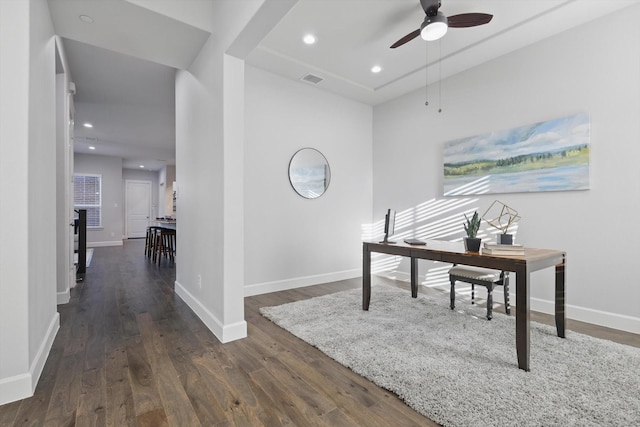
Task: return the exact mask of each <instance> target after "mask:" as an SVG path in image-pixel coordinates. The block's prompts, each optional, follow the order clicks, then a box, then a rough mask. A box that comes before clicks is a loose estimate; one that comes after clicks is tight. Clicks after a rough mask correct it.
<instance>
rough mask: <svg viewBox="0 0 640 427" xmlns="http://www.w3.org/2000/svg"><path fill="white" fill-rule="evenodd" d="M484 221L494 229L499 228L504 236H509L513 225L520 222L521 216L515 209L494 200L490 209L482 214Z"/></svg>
mask: <svg viewBox="0 0 640 427" xmlns="http://www.w3.org/2000/svg"><path fill="white" fill-rule="evenodd" d="M482 219H483V220H485V221H486V222H487V224H489V225H490V226H492V227H493V228H497V229H498V230H500V231H501V232H502V234H507V231H508V230H509V227H510V226H511V225H512V224H515V223H516V222H518V221H520V219H521V218H520V215H518V211H516V210H515V209H513V208H511V207H509V206H507V205H505V204H504V203H502V202H501V201H499V200H494V201H493V203H491V205H490V206H489V208H488V209H487V210H486V211H485V213H484V214H482Z"/></svg>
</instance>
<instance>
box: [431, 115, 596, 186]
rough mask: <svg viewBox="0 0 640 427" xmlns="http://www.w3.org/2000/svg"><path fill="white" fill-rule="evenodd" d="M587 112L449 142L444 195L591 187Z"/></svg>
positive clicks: (445, 152) (445, 149) (445, 158)
mask: <svg viewBox="0 0 640 427" xmlns="http://www.w3.org/2000/svg"><path fill="white" fill-rule="evenodd" d="M589 138H590V129H589V115H588V114H587V113H581V114H576V115H573V116H568V117H562V118H559V119H554V120H549V121H545V122H540V123H535V124H532V125H528V126H521V127H517V128H514V129H509V130H504V131H500V132H491V133H488V134H484V135H478V136H472V137H468V138H462V139H457V140H454V141H450V142H448V143H446V144H445V146H444V195H445V196H459V195H471V194H489V193H520V192H532V191H568V190H587V189H589V148H590V142H589Z"/></svg>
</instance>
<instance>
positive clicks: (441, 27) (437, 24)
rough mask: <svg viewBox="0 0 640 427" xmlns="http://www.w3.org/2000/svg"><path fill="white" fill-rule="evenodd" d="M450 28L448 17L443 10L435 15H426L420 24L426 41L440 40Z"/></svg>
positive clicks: (421, 35)
mask: <svg viewBox="0 0 640 427" xmlns="http://www.w3.org/2000/svg"><path fill="white" fill-rule="evenodd" d="M448 28H449V25H448V22H447V17H446V16H444V14H443V13H442V12H438V13H437V14H436V15H435V16H426V17H425V18H424V22H423V23H422V25H421V26H420V37H422V39H423V40H426V41H433V40H438V39H439V38H441V37H442V36H444V35H445V34H446V33H447V29H448Z"/></svg>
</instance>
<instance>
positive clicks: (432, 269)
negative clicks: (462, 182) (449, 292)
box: [362, 177, 518, 289]
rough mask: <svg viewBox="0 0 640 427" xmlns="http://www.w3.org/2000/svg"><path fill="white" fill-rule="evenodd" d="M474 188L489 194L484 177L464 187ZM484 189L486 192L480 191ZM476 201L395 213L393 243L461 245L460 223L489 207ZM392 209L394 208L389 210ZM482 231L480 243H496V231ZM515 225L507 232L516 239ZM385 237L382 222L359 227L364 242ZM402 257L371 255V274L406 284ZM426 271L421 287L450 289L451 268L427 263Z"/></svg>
mask: <svg viewBox="0 0 640 427" xmlns="http://www.w3.org/2000/svg"><path fill="white" fill-rule="evenodd" d="M469 186H474V187H475V188H474V192H475V193H476V194H484V193H486V192H488V179H487V177H483V178H480V179H478V180H477V181H474V182H473V183H470V184H467V185H466V186H465V187H469ZM483 186H486V190H484V189H483ZM468 190H469V188H458V189H456V191H455V192H453V191H452V192H449V193H447V194H446V195H447V196H450V195H455V193H456V192H458V191H468ZM483 190H484V191H483ZM479 204H480V200H479V199H478V198H449V197H448V198H446V199H431V200H428V201H426V202H423V203H420V204H418V205H416V206H413V207H411V208H408V209H405V210H403V211H400V212H397V213H396V221H395V233H394V235H393V240H395V241H400V242H401V241H403V240H404V239H409V238H413V239H419V240H445V241H450V242H461V241H462V239H463V238H464V236H465V233H464V228H463V226H462V225H463V223H464V221H465V219H464V216H465V215H467V216H469V217H471V216H472V215H473V213H474V212H475V211H478V213H479V214H482V213H483V212H484V210H485V209H486V208H487V207H488V204H487V206H483V207H482V208H481V207H480V206H479ZM392 209H393V208H392ZM482 224H483V227H481V228H480V230H479V231H478V237H480V238H482V240H483V242H491V241H492V242H495V241H496V235H497V234H499V233H500V231H499V230H497V229H495V228H493V227H492V226H490V225H489V224H487V223H486V222H485V221H483V223H482ZM517 229H518V224H513V225H512V226H511V227H510V228H509V230H508V232H509V233H511V234H513V235H514V236H515V235H516V232H517ZM383 237H384V220H380V221H377V222H374V223H372V224H363V225H362V240H363V241H381V240H382V239H383ZM403 259H404V257H400V256H393V255H385V254H379V253H375V252H374V253H372V254H371V273H373V274H383V275H384V276H386V277H389V278H393V279H398V280H406V278H407V277H408V274H407V273H406V272H403V271H400V270H399V266H400V262H401V261H402V260H403ZM426 262H428V263H429V268H428V269H427V270H426V273H425V274H424V275H422V274H421V277H422V281H421V282H420V284H421V285H424V286H428V287H446V289H448V287H449V274H448V272H449V268H451V265H450V264H444V263H441V262H437V261H426Z"/></svg>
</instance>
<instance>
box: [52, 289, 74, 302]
mask: <svg viewBox="0 0 640 427" xmlns="http://www.w3.org/2000/svg"><path fill="white" fill-rule="evenodd" d="M56 298H57V301H56V304H66V303H68V302H69V300H70V299H71V291H70V290H69V288H68V287H67V289H65V290H64V291H63V292H58V293H57V294H56Z"/></svg>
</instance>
